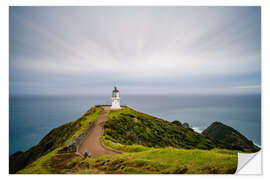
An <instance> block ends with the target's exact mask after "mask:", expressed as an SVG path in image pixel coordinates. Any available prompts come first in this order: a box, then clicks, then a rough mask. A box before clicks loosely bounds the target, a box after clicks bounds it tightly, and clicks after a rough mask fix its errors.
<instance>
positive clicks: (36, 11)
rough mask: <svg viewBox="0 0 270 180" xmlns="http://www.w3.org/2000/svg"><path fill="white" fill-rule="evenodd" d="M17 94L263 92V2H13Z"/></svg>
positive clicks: (12, 64)
mask: <svg viewBox="0 0 270 180" xmlns="http://www.w3.org/2000/svg"><path fill="white" fill-rule="evenodd" d="M9 13H10V22H9V23H10V24H9V32H10V37H9V39H10V40H9V41H10V45H9V46H10V47H9V56H10V60H9V88H10V94H13V95H18V94H30V95H31V94H35V95H39V94H106V93H108V92H109V93H111V91H112V89H113V86H117V87H118V89H119V90H120V92H121V93H122V94H123V93H124V94H254V93H255V94H259V93H260V92H261V10H260V7H185V6H183V7H181V6H179V7H177V6H174V7H170V6H168V7H10V12H9Z"/></svg>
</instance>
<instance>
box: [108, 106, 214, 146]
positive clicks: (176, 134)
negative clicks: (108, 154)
mask: <svg viewBox="0 0 270 180" xmlns="http://www.w3.org/2000/svg"><path fill="white" fill-rule="evenodd" d="M104 137H105V140H110V141H112V142H118V143H121V144H125V145H132V144H140V145H143V146H146V147H156V148H158V147H176V148H185V149H194V148H198V149H212V148H214V147H218V146H217V145H216V144H215V143H213V142H212V141H211V140H210V139H209V138H207V137H205V136H203V135H201V134H199V133H197V132H195V131H193V130H192V129H191V128H184V127H183V126H182V125H181V123H171V122H168V121H165V120H162V119H159V118H156V117H153V116H150V115H147V114H144V113H140V112H137V111H135V110H133V109H131V108H128V107H127V108H124V109H122V110H114V111H111V112H110V114H109V117H108V121H106V122H105V125H104Z"/></svg>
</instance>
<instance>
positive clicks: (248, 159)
mask: <svg viewBox="0 0 270 180" xmlns="http://www.w3.org/2000/svg"><path fill="white" fill-rule="evenodd" d="M261 156H262V152H261V151H259V152H256V153H238V163H237V170H236V172H235V174H243V175H244V174H254V175H256V174H257V175H260V174H262V166H261V162H262V161H261V160H262V159H261Z"/></svg>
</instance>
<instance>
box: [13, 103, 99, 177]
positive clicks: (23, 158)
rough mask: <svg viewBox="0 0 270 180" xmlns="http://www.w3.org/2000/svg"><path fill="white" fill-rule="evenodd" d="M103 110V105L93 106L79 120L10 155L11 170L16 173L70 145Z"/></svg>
mask: <svg viewBox="0 0 270 180" xmlns="http://www.w3.org/2000/svg"><path fill="white" fill-rule="evenodd" d="M102 111H103V109H102V108H101V107H93V108H91V109H90V110H89V111H87V112H86V113H85V114H84V115H83V116H82V117H80V118H79V119H78V120H76V121H72V122H69V123H66V124H64V125H62V126H59V127H57V128H55V129H53V130H51V131H50V132H49V133H48V134H47V135H46V136H45V137H44V138H43V139H42V140H41V141H40V142H39V143H38V144H37V145H36V146H33V147H32V148H30V149H29V150H28V151H26V152H16V153H14V154H13V155H11V156H10V157H9V172H10V173H15V172H17V171H18V170H20V169H22V168H24V167H25V166H27V165H28V164H30V163H31V162H33V161H35V160H36V159H38V158H39V157H41V156H43V155H45V154H47V153H49V152H51V151H53V150H55V149H56V148H60V147H63V146H66V145H68V144H69V143H71V142H72V140H73V139H74V138H75V137H76V136H77V135H79V134H80V133H82V132H83V131H84V130H85V129H86V128H87V127H88V126H89V123H90V122H94V121H96V120H97V118H98V117H99V115H100V113H101V112H102Z"/></svg>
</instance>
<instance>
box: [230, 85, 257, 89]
mask: <svg viewBox="0 0 270 180" xmlns="http://www.w3.org/2000/svg"><path fill="white" fill-rule="evenodd" d="M234 88H237V89H257V88H261V85H249V86H237V87H234Z"/></svg>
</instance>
